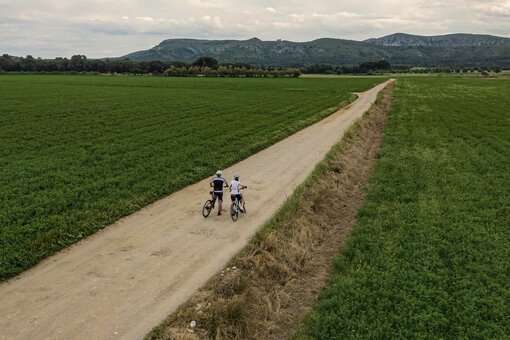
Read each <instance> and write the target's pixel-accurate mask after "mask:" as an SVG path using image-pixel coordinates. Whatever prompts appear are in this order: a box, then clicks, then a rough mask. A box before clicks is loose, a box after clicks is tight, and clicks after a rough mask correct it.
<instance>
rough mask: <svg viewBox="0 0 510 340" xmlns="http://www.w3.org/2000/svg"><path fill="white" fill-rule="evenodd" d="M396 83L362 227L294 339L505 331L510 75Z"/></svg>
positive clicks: (509, 329)
mask: <svg viewBox="0 0 510 340" xmlns="http://www.w3.org/2000/svg"><path fill="white" fill-rule="evenodd" d="M397 84H398V85H397V90H396V93H395V95H396V100H395V102H394V109H393V111H392V114H391V115H390V119H389V122H388V125H387V126H386V132H385V141H384V144H383V148H382V152H381V158H380V161H379V165H378V167H377V170H376V172H375V174H374V177H373V178H372V181H371V186H370V189H369V192H368V196H367V201H366V204H365V206H364V208H363V209H362V210H361V212H360V214H359V222H358V225H357V226H355V227H354V232H353V235H352V238H351V240H350V242H349V243H348V245H347V246H346V248H345V249H344V250H343V252H342V255H341V256H339V257H338V258H337V259H336V262H335V271H334V274H333V277H332V280H331V284H330V286H329V288H327V289H326V291H325V292H324V293H323V294H322V297H321V299H320V301H319V303H318V305H317V306H316V308H315V310H314V312H313V313H312V314H311V316H310V318H309V320H308V322H307V324H306V327H305V329H304V331H303V332H302V333H301V335H300V336H299V338H300V339H346V338H357V339H367V338H377V339H396V338H403V339H409V338H430V339H437V338H442V339H458V338H466V339H467V338H479V339H502V338H507V337H508V334H510V322H509V319H508V318H509V315H510V286H509V284H508V283H509V282H510V232H509V226H510V190H509V188H510V171H509V169H510V110H509V108H510V81H509V80H508V79H507V80H505V79H500V80H484V79H462V78H415V79H413V78H403V79H400V80H398V83H397Z"/></svg>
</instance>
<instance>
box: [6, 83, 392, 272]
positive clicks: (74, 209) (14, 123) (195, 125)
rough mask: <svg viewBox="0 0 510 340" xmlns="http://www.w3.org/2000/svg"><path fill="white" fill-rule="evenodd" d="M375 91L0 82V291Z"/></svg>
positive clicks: (361, 86)
mask: <svg viewBox="0 0 510 340" xmlns="http://www.w3.org/2000/svg"><path fill="white" fill-rule="evenodd" d="M381 81H382V79H381V78H351V79H347V78H343V79H199V78H181V79H172V78H152V77H104V76H40V75H39V76H29V75H5V76H0V142H1V148H0V173H1V176H0V280H2V279H6V278H8V277H11V276H13V275H15V274H17V273H19V272H21V271H22V270H24V269H26V268H28V267H30V266H32V265H34V264H35V263H37V262H38V261H39V260H41V259H42V258H44V257H46V256H48V255H50V254H52V253H54V252H55V251H58V250H60V249H62V248H64V247H66V246H68V245H70V244H72V243H74V242H76V241H78V240H80V239H82V238H83V237H86V236H87V235H90V234H92V233H94V232H95V231H97V230H98V229H101V228H102V227H104V226H105V225H108V224H110V223H112V222H114V221H115V220H117V219H118V218H120V217H122V216H124V215H126V214H129V213H131V212H134V211H136V210H138V209H139V208H141V207H143V206H145V205H147V204H148V203H150V202H152V201H154V200H156V199H158V198H160V197H162V196H165V195H167V194H169V193H172V192H174V191H176V190H178V189H180V188H182V187H184V186H186V185H188V184H190V183H193V182H195V181H197V180H199V179H201V178H204V177H207V176H209V175H211V174H212V173H213V172H214V171H215V170H216V169H217V168H224V167H226V166H227V165H230V164H233V163H235V162H236V161H239V160H241V159H243V158H246V157H247V156H249V155H250V154H253V153H254V152H256V151H258V150H260V149H262V148H264V147H266V146H268V145H270V144H272V143H274V142H276V141H278V140H280V139H282V138H284V137H286V136H288V135H289V134H291V133H293V132H295V131H297V130H299V129H301V128H303V127H305V126H307V125H309V124H311V123H313V122H316V121H317V120H319V119H321V118H323V117H325V116H326V115H328V114H330V113H332V112H333V111H334V110H335V108H336V107H337V106H338V105H339V104H340V103H342V102H346V101H348V100H351V99H352V94H351V92H356V91H363V90H366V89H368V88H370V87H372V86H373V85H375V84H377V83H379V82H381ZM204 190H207V189H205V188H204Z"/></svg>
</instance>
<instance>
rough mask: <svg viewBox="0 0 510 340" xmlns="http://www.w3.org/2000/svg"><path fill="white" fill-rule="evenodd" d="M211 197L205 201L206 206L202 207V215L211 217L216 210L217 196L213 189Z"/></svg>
mask: <svg viewBox="0 0 510 340" xmlns="http://www.w3.org/2000/svg"><path fill="white" fill-rule="evenodd" d="M209 194H211V199H209V200H207V201H205V204H204V207H203V208H202V215H203V216H204V217H209V215H210V214H211V211H213V210H214V205H215V204H216V197H214V191H211V192H210V193H209Z"/></svg>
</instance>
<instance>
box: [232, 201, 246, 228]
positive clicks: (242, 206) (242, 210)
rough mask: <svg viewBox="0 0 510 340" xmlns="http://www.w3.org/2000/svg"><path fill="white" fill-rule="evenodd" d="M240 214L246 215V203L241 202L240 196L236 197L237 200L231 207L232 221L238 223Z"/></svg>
mask: <svg viewBox="0 0 510 340" xmlns="http://www.w3.org/2000/svg"><path fill="white" fill-rule="evenodd" d="M239 214H246V203H245V201H244V197H243V201H242V203H241V202H239V196H236V198H235V200H234V201H233V202H232V204H231V205H230V217H232V221H234V222H235V221H237V220H238V219H239Z"/></svg>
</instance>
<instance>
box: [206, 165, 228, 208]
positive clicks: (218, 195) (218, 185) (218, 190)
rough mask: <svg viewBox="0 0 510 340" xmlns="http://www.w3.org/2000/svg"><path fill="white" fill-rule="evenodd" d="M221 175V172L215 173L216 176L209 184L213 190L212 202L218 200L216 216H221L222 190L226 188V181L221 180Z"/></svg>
mask: <svg viewBox="0 0 510 340" xmlns="http://www.w3.org/2000/svg"><path fill="white" fill-rule="evenodd" d="M222 175H223V173H222V172H221V170H218V171H216V176H215V177H213V179H212V180H211V182H210V185H211V187H212V188H213V194H214V196H213V197H214V200H216V199H218V216H219V215H221V212H222V210H223V209H222V203H223V188H228V184H227V181H226V180H225V178H223V176H222Z"/></svg>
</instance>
